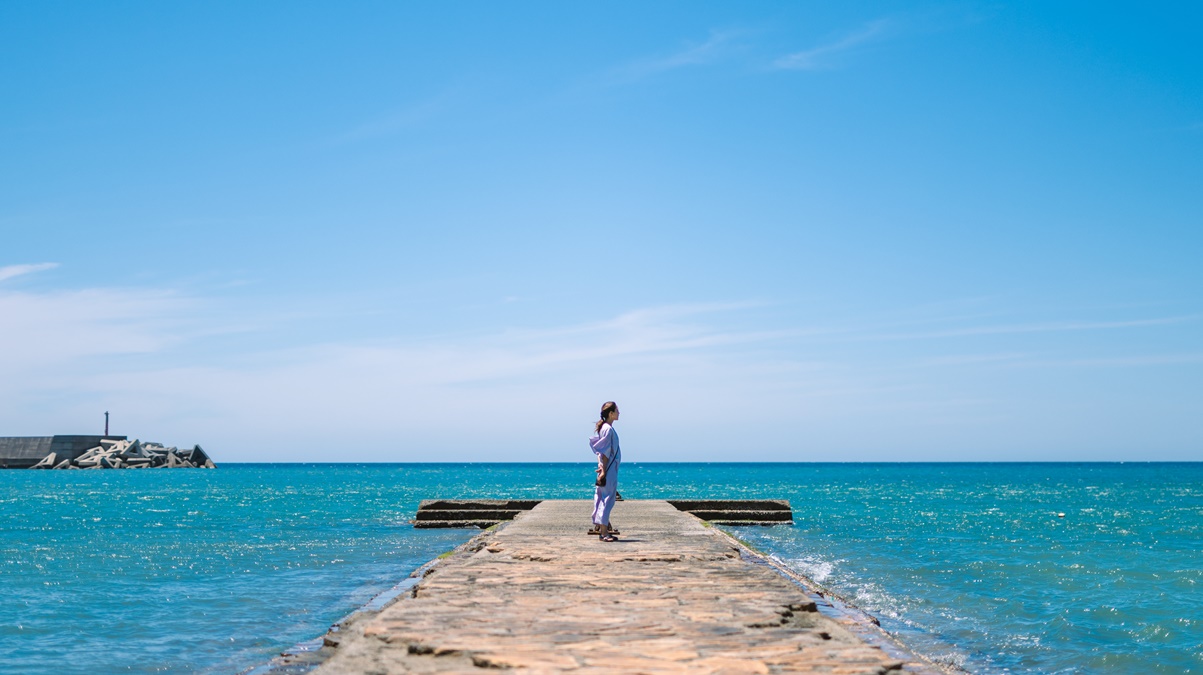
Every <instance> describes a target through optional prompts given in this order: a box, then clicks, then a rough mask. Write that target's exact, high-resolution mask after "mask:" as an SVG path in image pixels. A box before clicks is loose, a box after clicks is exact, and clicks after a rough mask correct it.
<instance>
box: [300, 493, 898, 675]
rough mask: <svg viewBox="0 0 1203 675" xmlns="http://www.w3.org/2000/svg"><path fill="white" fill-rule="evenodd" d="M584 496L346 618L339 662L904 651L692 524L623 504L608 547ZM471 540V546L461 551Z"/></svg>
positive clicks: (330, 669)
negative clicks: (591, 533)
mask: <svg viewBox="0 0 1203 675" xmlns="http://www.w3.org/2000/svg"><path fill="white" fill-rule="evenodd" d="M590 510H591V505H590V503H589V502H584V501H547V502H543V503H542V504H540V505H539V506H537V507H535V509H534V510H533V511H530V512H528V513H524V514H521V515H519V516H518V517H517V519H516V520H515V521H513V522H512V523H508V524H506V525H504V526H502V528H501V529H500V530H499V531H497V532H494V533H485V534H484V535H482V538H481V539H479V540H478V544H477V545H476V546H474V547H470V548H469V549H466V550H462V551H461V552H459V553H457V554H456V555H454V556H452V557H451V558H449V559H448V560H446V561H444V562H443V563H441V564H439V565H438V566H436V567H434V568H433V569H432V571H431V572H430V573H429V574H428V575H427V576H426V577H425V578H424V579H423V580H422V581H421V582H420V583H419V584H418V585H417V586H415V587H414V591H413V596H412V597H407V598H404V599H402V600H400V601H398V602H396V603H395V604H393V605H391V606H389V607H387V608H386V609H384V610H383V611H382V612H381V613H380V614H379V615H377V616H375V617H374V618H371V619H369V620H365V621H363V622H360V623H358V624H354V625H352V626H350V627H348V629H347V630H346V631H345V632H344V633H343V634H341V635H340V636H339V637H338V638H337V642H338V643H339V647H338V648H337V649H336V650H335V651H334V655H333V656H332V657H331V658H330V659H329V660H327V661H326V662H325V663H324V664H323V665H322V666H321V667H320V668H319V670H318V671H317V672H318V673H321V674H325V675H332V674H335V673H340V674H341V673H407V672H415V673H425V672H438V673H449V672H480V671H481V669H485V668H490V669H496V668H502V669H515V670H518V671H520V672H528V673H559V672H571V673H611V674H612V673H703V674H705V673H787V672H790V673H843V674H849V675H851V674H853V673H884V672H887V671H890V670H894V669H899V668H901V667H903V665H904V664H903V662H901V661H899V660H898V659H896V658H894V657H891V656H890V655H888V654H886V653H885V652H884V651H882V650H881V649H879V648H877V647H875V646H870V645H869V644H867V643H865V642H864V641H862V640H861V639H860V638H858V637H857V636H855V635H853V634H852V633H850V632H849V631H848V630H847V629H845V628H844V627H843V626H841V625H839V623H837V622H835V621H833V620H831V619H828V618H826V617H824V616H822V615H820V614H819V613H818V612H816V611H815V609H816V607H815V602H814V600H813V599H812V598H811V597H810V596H809V595H808V594H807V593H806V592H804V591H803V590H802V589H800V588H799V587H798V586H796V585H795V584H793V583H791V582H790V581H789V580H787V579H786V578H784V577H783V576H782V575H780V574H778V573H777V572H776V571H775V570H773V569H772V568H771V567H768V566H766V565H762V564H755V563H753V562H749V561H748V560H745V559H744V556H743V555H742V551H743V549H741V548H740V547H738V546H736V545H733V542H732V540H730V539H729V538H727V537H726V536H725V535H723V534H721V533H719V532H717V531H715V530H712V529H709V528H707V527H705V526H703V524H702V522H701V521H699V520H698V519H696V518H694V517H692V516H690V515H688V514H686V513H683V512H681V511H678V510H676V509H675V508H673V507H672V506H670V505H669V504H668V503H666V502H661V501H627V502H622V503H620V504H619V505H618V507H617V508H616V513H615V519H616V521H618V520H620V521H621V527H622V530H623V532H624V533H625V534H624V536H623V537H621V539H620V541H619V542H616V543H603V542H599V541H598V540H597V538H595V537H583V536H581V529H582V527H585V526H587V525H588V522H589V513H590ZM473 549H474V550H473Z"/></svg>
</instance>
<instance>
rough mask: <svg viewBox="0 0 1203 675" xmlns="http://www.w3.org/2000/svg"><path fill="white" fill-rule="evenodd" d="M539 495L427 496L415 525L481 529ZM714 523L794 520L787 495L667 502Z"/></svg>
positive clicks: (527, 505)
mask: <svg viewBox="0 0 1203 675" xmlns="http://www.w3.org/2000/svg"><path fill="white" fill-rule="evenodd" d="M541 501H542V500H539V499H424V500H422V502H421V503H420V504H419V505H418V513H417V515H416V516H415V517H414V520H413V525H414V527H415V528H419V529H425V528H436V527H479V528H481V529H482V530H483V529H485V528H488V527H492V526H494V525H497V524H498V523H502V522H505V521H507V520H513V519H514V518H515V517H516V516H517V515H518V514H520V513H522V512H524V511H530V510H531V509H533V508H535V507H536V506H538V505H539V504H540V502H541ZM667 503H668V504H670V505H672V506H673V507H674V508H676V509H677V510H678V511H684V512H686V513H689V514H692V515H694V516H697V517H698V518H701V519H702V520H705V521H709V522H711V523H714V524H715V525H785V524H789V523H792V522H794V512H793V509H791V508H790V505H789V500H788V499H700V500H673V499H670V500H668V502H667Z"/></svg>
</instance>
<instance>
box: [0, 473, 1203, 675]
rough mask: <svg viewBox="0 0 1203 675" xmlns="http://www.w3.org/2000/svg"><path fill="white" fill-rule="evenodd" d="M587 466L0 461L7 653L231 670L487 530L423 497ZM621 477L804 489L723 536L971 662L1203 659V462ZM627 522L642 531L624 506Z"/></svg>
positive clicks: (1186, 667) (153, 668) (80, 668)
mask: <svg viewBox="0 0 1203 675" xmlns="http://www.w3.org/2000/svg"><path fill="white" fill-rule="evenodd" d="M590 481H591V472H590V466H589V465H587V464H576V465H573V464H392V465H387V464H366V465H365V464H276V465H256V464H241V465H239V464H225V465H223V466H221V467H220V468H219V469H217V470H215V471H188V470H182V471H69V472H68V471H0V670H2V671H3V672H6V673H7V672H12V673H46V674H49V673H127V672H132V673H144V672H169V673H176V672H179V673H192V672H202V673H237V672H240V671H243V670H246V669H248V668H251V667H254V666H255V665H258V664H261V663H263V662H265V661H267V660H269V659H270V658H271V657H272V656H274V655H275V654H277V653H279V652H280V651H281V650H283V649H286V648H288V647H290V646H291V645H294V644H297V643H299V642H303V641H306V640H310V639H312V638H314V637H317V636H318V635H320V634H321V633H323V632H324V631H325V629H326V628H327V627H328V626H329V624H330V623H332V622H334V621H336V620H338V619H339V618H341V617H342V616H344V615H346V614H347V613H349V612H350V611H352V610H354V609H355V608H356V607H358V606H360V605H362V604H363V603H364V602H366V601H367V600H368V599H370V598H371V597H372V596H374V595H375V594H377V593H379V592H381V591H383V590H386V589H388V588H389V587H391V586H392V585H393V584H395V583H397V582H399V581H401V580H402V579H403V578H404V577H405V576H406V575H408V574H409V572H410V571H412V570H413V569H415V568H416V567H418V566H419V565H421V564H422V563H424V562H426V561H428V560H430V559H432V558H434V557H436V556H437V555H438V554H440V553H442V552H444V551H447V550H450V549H451V548H453V547H455V546H456V545H458V544H459V543H461V542H463V541H466V540H467V539H468V538H469V537H471V536H472V534H474V533H475V531H461V530H415V529H413V527H412V526H411V525H410V524H409V523H408V520H409V519H410V518H412V517H413V514H414V512H415V511H416V509H417V505H418V502H419V500H421V499H425V498H433V497H442V498H467V497H509V498H586V497H588V496H590V494H591V488H590ZM621 481H622V483H621V485H620V488H621V490H622V492H623V494H624V496H626V497H628V498H632V499H634V498H743V499H751V498H787V499H789V500H791V502H792V504H793V507H794V515H795V522H796V525H794V526H775V527H749V528H729V531H731V532H732V533H734V534H736V536H739V537H740V538H741V539H743V540H745V541H747V542H748V543H750V544H751V545H753V546H755V547H756V548H758V549H760V550H761V551H764V552H765V553H767V554H769V555H772V556H774V557H775V558H777V559H778V560H780V561H782V562H783V563H785V564H786V565H789V566H791V567H792V568H794V569H796V570H798V571H799V572H801V573H803V574H805V575H807V576H809V577H810V578H812V579H814V580H815V581H816V582H818V583H819V584H820V585H822V586H824V587H825V588H827V589H828V590H830V591H831V592H834V593H837V594H839V595H840V596H841V597H843V598H845V599H846V600H848V601H850V602H851V603H853V604H855V605H857V606H859V607H861V608H862V609H864V610H865V611H867V612H868V613H870V614H872V615H874V616H876V617H877V618H878V619H880V621H881V623H882V626H883V627H884V628H885V629H887V630H889V631H891V632H892V633H894V634H895V635H897V636H898V637H899V638H900V639H901V640H902V641H903V642H905V643H906V644H908V645H910V646H912V648H914V649H916V650H917V651H920V652H922V653H924V654H927V655H929V656H931V657H933V658H935V659H937V660H941V661H944V662H947V663H952V664H956V665H959V666H961V667H963V668H965V669H967V670H970V671H972V672H981V673H1191V672H1203V588H1201V587H1203V554H1201V553H1200V550H1201V549H1203V464H1194V463H1191V464H642V463H627V464H626V465H624V467H623V474H622V477H621ZM1059 513H1063V514H1064V517H1058V514H1059ZM614 522H615V524H616V525H617V526H619V527H620V528H621V527H623V526H624V525H626V526H627V527H631V528H634V527H637V525H636V524H634V523H630V524H626V523H623V521H622V512H621V505H620V506H619V508H618V509H617V510H616V512H615V520H614Z"/></svg>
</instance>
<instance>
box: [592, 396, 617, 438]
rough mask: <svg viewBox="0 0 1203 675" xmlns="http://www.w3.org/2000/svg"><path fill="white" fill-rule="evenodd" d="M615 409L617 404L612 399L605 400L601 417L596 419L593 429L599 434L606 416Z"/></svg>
mask: <svg viewBox="0 0 1203 675" xmlns="http://www.w3.org/2000/svg"><path fill="white" fill-rule="evenodd" d="M615 410H618V404H617V403H615V402H614V401H606V402H605V403H603V404H602V411H601V419H600V420H598V421H597V425H596V427H595V428H594V429H593V430H594V431H596V432H597V433H599V434H600V433H601V428H602V425H603V424H605V423H606V418H607V417H609V416H610V413H612V412H614V411H615Z"/></svg>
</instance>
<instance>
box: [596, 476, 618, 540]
mask: <svg viewBox="0 0 1203 675" xmlns="http://www.w3.org/2000/svg"><path fill="white" fill-rule="evenodd" d="M616 494H618V462H614V463H613V464H612V465H610V470H609V471H607V472H606V484H605V485H599V486H598V487H596V488H594V492H593V524H594V525H609V524H610V512H611V511H613V510H614V495H616Z"/></svg>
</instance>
